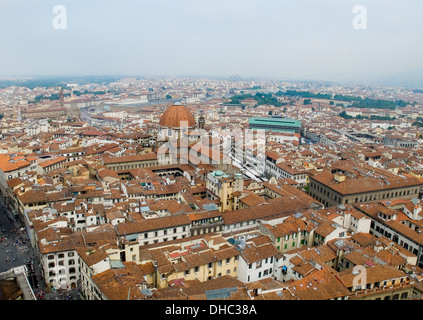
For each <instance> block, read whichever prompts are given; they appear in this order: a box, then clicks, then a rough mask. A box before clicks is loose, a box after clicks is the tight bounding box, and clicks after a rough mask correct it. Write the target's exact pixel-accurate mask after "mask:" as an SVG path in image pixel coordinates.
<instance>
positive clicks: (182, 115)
mask: <svg viewBox="0 0 423 320" xmlns="http://www.w3.org/2000/svg"><path fill="white" fill-rule="evenodd" d="M181 122H182V123H181ZM183 122H186V124H185V125H186V126H187V127H194V126H195V118H194V116H193V115H192V113H191V111H190V110H189V109H188V108H187V107H185V106H183V105H172V106H170V107H168V108H167V109H166V110H165V112H163V114H162V116H161V117H160V126H162V127H167V128H180V127H181V126H182V125H183Z"/></svg>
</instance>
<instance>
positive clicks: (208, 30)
mask: <svg viewBox="0 0 423 320" xmlns="http://www.w3.org/2000/svg"><path fill="white" fill-rule="evenodd" d="M59 5H60V6H63V7H64V8H65V9H66V29H55V28H54V27H53V25H52V24H53V23H54V22H53V21H54V19H55V18H56V17H57V16H58V14H59V13H58V12H57V11H56V13H54V8H55V7H57V6H59ZM359 5H360V6H362V7H364V8H365V9H366V18H367V20H366V29H364V30H357V29H355V28H354V26H353V23H354V19H355V18H356V17H357V16H358V13H354V8H355V7H356V6H359ZM419 6H422V5H421V4H418V3H415V2H413V1H405V2H402V3H401V4H397V3H396V2H394V1H388V2H387V1H384V2H382V1H376V2H375V1H372V2H370V1H362V2H360V3H357V2H356V1H343V2H342V4H341V3H338V2H337V1H333V0H325V1H319V2H316V1H302V2H301V3H298V4H294V3H288V2H287V1H270V0H269V1H267V0H266V1H256V0H248V1H238V0H232V1H213V2H212V1H191V0H184V1H176V2H175V1H165V0H163V1H154V2H153V1H124V2H123V3H122V2H116V1H101V2H100V1H91V2H90V3H88V4H87V3H84V2H82V1H73V2H72V3H70V2H67V1H64V2H61V3H58V2H57V1H50V0H49V1H32V2H31V3H26V2H24V1H20V0H14V1H12V0H7V1H5V0H3V1H0V8H1V11H0V18H1V19H0V21H1V22H0V30H2V32H0V43H1V44H2V47H3V50H2V51H1V52H0V58H1V59H2V61H4V63H3V64H2V68H1V71H0V75H1V76H15V75H36V74H38V75H44V76H58V75H81V74H98V75H122V74H125V75H141V76H143V75H144V76H151V75H166V76H194V75H198V76H211V77H228V76H232V75H240V76H241V77H263V78H272V79H273V78H274V79H287V80H323V81H352V82H356V81H366V82H370V83H375V82H381V83H393V84H396V85H414V86H421V83H422V77H421V76H420V71H421V69H422V68H423V65H422V61H421V58H420V52H421V45H420V41H419V39H421V35H422V33H423V32H422V31H423V26H422V25H421V24H420V23H417V22H416V21H418V13H419V12H420V10H419ZM422 9H423V8H422ZM5 61H7V63H5Z"/></svg>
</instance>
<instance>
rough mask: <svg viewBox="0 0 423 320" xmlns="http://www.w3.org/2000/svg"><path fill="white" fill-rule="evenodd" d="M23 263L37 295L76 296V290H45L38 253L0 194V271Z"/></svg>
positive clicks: (62, 297) (40, 297) (73, 297)
mask: <svg viewBox="0 0 423 320" xmlns="http://www.w3.org/2000/svg"><path fill="white" fill-rule="evenodd" d="M23 265H25V266H26V267H27V269H28V271H29V273H28V281H29V283H30V285H31V287H32V290H33V291H34V294H35V295H36V296H37V299H44V300H70V299H77V298H78V290H77V289H76V290H72V291H68V292H46V286H45V283H44V278H43V277H42V272H41V271H42V269H41V263H40V260H39V256H38V254H37V253H36V252H35V250H34V248H33V247H32V246H31V243H30V241H29V239H28V234H27V232H26V230H25V227H24V225H23V224H22V223H21V222H20V221H19V220H17V219H16V218H15V217H14V216H13V214H12V212H11V211H10V209H9V208H7V206H6V204H5V199H4V198H3V197H2V196H0V273H1V272H5V271H7V270H10V269H11V268H15V267H19V266H23Z"/></svg>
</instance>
